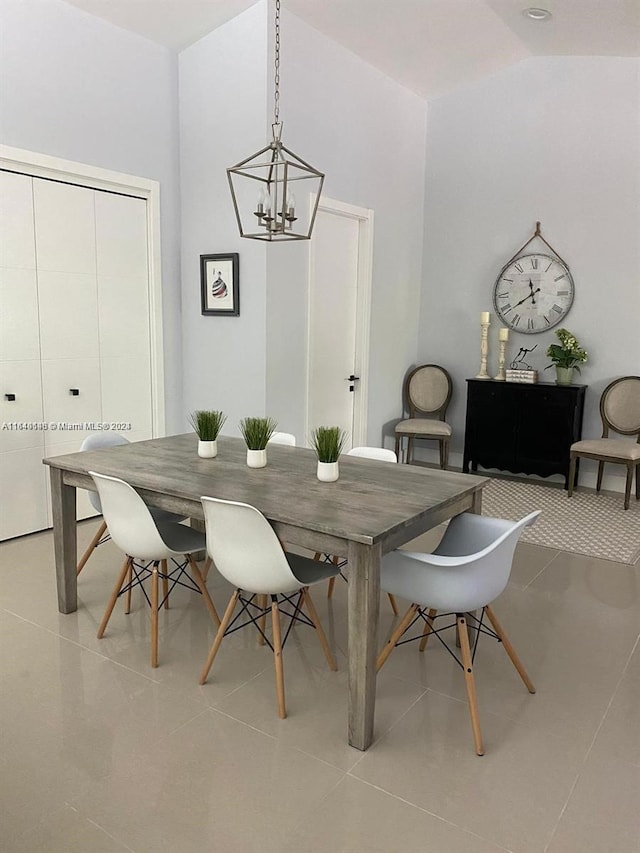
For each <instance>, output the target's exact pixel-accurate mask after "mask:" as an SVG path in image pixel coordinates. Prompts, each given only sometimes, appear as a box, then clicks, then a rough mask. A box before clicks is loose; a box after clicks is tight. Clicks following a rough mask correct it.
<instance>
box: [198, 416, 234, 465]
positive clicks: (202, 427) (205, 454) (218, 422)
mask: <svg viewBox="0 0 640 853" xmlns="http://www.w3.org/2000/svg"><path fill="white" fill-rule="evenodd" d="M226 419H227V416H226V415H225V414H223V413H222V412H218V411H211V410H208V409H198V410H197V411H195V412H192V413H191V416H190V420H191V425H192V426H193V428H194V430H195V432H196V435H197V436H198V456H201V457H202V458H203V459H213V458H214V457H215V456H217V455H218V434H219V433H220V430H221V429H222V426H223V424H224V422H225V421H226Z"/></svg>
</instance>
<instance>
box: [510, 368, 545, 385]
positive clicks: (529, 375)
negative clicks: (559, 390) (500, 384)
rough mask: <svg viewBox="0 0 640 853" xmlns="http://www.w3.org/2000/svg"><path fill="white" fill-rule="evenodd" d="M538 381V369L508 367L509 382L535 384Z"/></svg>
mask: <svg viewBox="0 0 640 853" xmlns="http://www.w3.org/2000/svg"><path fill="white" fill-rule="evenodd" d="M537 381H538V371H537V370H513V368H508V369H507V382H528V383H529V384H533V383H534V382H537Z"/></svg>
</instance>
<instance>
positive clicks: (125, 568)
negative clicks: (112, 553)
mask: <svg viewBox="0 0 640 853" xmlns="http://www.w3.org/2000/svg"><path fill="white" fill-rule="evenodd" d="M130 571H131V557H125V560H124V563H123V564H122V569H121V570H120V574H119V575H118V580H117V581H116V585H115V586H114V588H113V591H112V593H111V597H110V599H109V603H108V604H107V609H106V610H105V611H104V616H103V617H102V622H101V623H100V627H99V628H98V634H97V636H98V639H99V640H101V639H102V637H103V636H104V632H105V630H106V627H107V624H108V622H109V619H110V618H111V614H112V613H113V608H114V607H115V606H116V601H117V600H118V595H119V594H120V590H121V589H122V586H123V584H124V582H125V578H126V577H127V574H128V573H129V572H130Z"/></svg>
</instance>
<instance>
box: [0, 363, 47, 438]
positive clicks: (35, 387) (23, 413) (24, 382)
mask: <svg viewBox="0 0 640 853" xmlns="http://www.w3.org/2000/svg"><path fill="white" fill-rule="evenodd" d="M11 394H15V400H7V399H6V395H11ZM42 421H43V413H42V383H41V380H40V362H39V361H4V362H0V452H3V451H5V450H21V449H22V448H26V447H39V448H40V449H41V450H42V448H43V447H44V430H43V429H42V428H38V427H39V426H40V427H41V426H42ZM20 425H21V426H20ZM30 425H31V426H30Z"/></svg>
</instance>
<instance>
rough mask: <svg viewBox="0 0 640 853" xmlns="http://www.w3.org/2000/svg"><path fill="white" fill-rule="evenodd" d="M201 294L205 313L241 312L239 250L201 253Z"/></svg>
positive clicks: (228, 315)
mask: <svg viewBox="0 0 640 853" xmlns="http://www.w3.org/2000/svg"><path fill="white" fill-rule="evenodd" d="M200 294H201V300H202V313H203V314H218V315H220V316H223V315H226V316H227V317H237V316H238V315H239V314H240V262H239V255H238V253H237V252H232V253H231V254H229V255H200Z"/></svg>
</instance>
